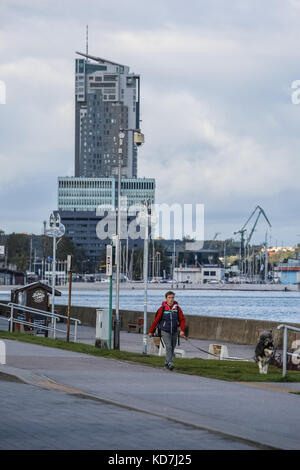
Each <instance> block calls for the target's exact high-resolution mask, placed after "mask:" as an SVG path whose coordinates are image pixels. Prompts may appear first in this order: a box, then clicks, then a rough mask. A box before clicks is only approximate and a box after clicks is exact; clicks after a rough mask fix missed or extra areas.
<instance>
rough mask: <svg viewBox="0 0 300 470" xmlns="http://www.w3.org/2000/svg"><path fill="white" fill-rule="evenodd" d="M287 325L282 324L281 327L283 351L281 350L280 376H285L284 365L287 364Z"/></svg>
mask: <svg viewBox="0 0 300 470" xmlns="http://www.w3.org/2000/svg"><path fill="white" fill-rule="evenodd" d="M287 332H288V330H287V327H286V326H284V329H283V351H282V354H283V356H282V377H285V376H286V365H287V337H288V335H287Z"/></svg>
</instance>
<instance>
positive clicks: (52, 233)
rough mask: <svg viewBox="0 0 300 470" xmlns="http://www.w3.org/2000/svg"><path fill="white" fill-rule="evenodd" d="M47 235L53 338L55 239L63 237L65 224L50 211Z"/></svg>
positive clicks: (57, 215)
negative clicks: (50, 251)
mask: <svg viewBox="0 0 300 470" xmlns="http://www.w3.org/2000/svg"><path fill="white" fill-rule="evenodd" d="M45 234H46V235H47V236H48V237H52V238H53V256H52V303H51V315H52V320H51V325H52V326H53V337H54V338H55V336H56V332H55V327H54V324H55V317H54V297H55V277H56V239H57V238H61V237H63V235H64V234H65V226H64V225H63V224H62V223H61V221H60V215H59V213H57V214H56V215H54V213H53V212H52V213H51V214H50V217H49V227H48V228H47V229H46V230H45Z"/></svg>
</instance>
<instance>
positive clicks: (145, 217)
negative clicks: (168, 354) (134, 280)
mask: <svg viewBox="0 0 300 470" xmlns="http://www.w3.org/2000/svg"><path fill="white" fill-rule="evenodd" d="M145 208H146V214H145V216H144V219H145V220H144V222H145V238H144V266H143V267H144V328H143V333H144V337H143V354H147V287H148V238H149V224H148V219H149V215H148V201H147V202H146V206H145Z"/></svg>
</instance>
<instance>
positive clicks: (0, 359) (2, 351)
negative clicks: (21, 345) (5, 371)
mask: <svg viewBox="0 0 300 470" xmlns="http://www.w3.org/2000/svg"><path fill="white" fill-rule="evenodd" d="M0 364H2V365H5V364H6V344H5V343H4V341H0Z"/></svg>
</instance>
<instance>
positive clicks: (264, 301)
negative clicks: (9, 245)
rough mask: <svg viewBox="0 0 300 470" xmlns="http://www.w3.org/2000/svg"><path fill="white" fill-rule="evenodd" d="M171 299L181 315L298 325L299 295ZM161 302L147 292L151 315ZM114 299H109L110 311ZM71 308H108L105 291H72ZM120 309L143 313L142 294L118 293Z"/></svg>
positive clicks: (213, 294) (204, 294) (0, 296)
mask: <svg viewBox="0 0 300 470" xmlns="http://www.w3.org/2000/svg"><path fill="white" fill-rule="evenodd" d="M174 291H175V293H176V297H175V299H176V300H177V301H178V303H179V305H180V306H181V308H182V310H183V312H184V314H185V315H206V316H215V317H227V318H228V317H229V318H246V319H257V320H269V321H276V322H281V321H282V322H283V321H284V322H292V323H300V292H282V291H281V292H276V291H271V292H266V291H220V290H207V291H206V290H188V289H187V290H185V291H183V290H178V291H176V289H174ZM1 300H10V291H8V290H7V291H2V292H0V302H1ZM163 300H164V291H163V290H154V289H152V290H151V289H149V290H148V311H149V312H155V311H156V310H157V309H158V307H159V306H160V305H161V302H162V301H163ZM55 302H56V303H57V304H65V305H67V303H68V292H67V291H66V290H63V291H62V296H61V297H56V298H55ZM114 304H115V298H113V307H114ZM72 305H80V306H86V307H108V289H107V290H103V289H101V290H84V289H80V290H77V289H76V288H74V290H73V291H72ZM120 309H124V310H137V311H143V309H144V293H143V290H129V289H126V290H125V289H124V290H122V289H121V291H120Z"/></svg>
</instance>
